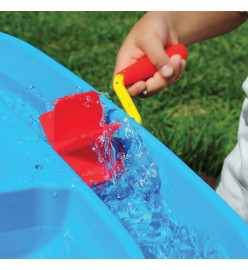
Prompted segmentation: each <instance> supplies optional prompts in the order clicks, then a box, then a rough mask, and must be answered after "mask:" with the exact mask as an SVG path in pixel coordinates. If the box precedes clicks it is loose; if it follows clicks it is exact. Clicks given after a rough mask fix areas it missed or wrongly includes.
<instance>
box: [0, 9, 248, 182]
mask: <svg viewBox="0 0 248 270" xmlns="http://www.w3.org/2000/svg"><path fill="white" fill-rule="evenodd" d="M143 14H144V12H0V30H1V31H3V32H6V33H8V34H11V35H14V36H16V37H18V38H21V39H23V40H25V41H27V42H29V43H30V44H32V45H34V46H35V47H37V48H39V49H40V50H42V51H43V52H45V53H46V54H48V55H49V56H51V57H52V58H54V59H55V60H57V61H58V62H60V63H61V64H63V65H64V66H65V67H67V68H68V69H70V70H71V71H73V72H74V73H75V74H77V75H78V76H79V77H81V78H83V79H84V80H85V81H87V82H88V83H90V84H91V85H92V86H94V87H95V88H97V89H98V90H100V91H104V92H106V91H107V92H109V93H110V96H111V99H112V100H113V101H114V102H115V103H116V104H117V105H118V106H120V103H119V101H118V100H117V98H116V96H115V94H114V93H113V91H112V86H111V85H112V82H111V79H112V72H113V69H114V64H115V57H116V54H117V52H118V50H119V48H120V46H121V44H122V42H123V40H124V39H125V36H126V35H127V34H128V32H129V30H130V29H131V27H132V26H133V24H134V23H135V22H136V21H137V20H138V19H139V18H141V17H142V15H143ZM247 32H248V22H246V23H244V24H243V25H242V26H241V27H240V28H238V29H237V30H235V31H233V32H232V33H229V34H227V35H224V36H222V37H218V38H215V39H212V40H208V41H204V42H201V43H198V44H194V45H192V46H189V47H188V52H189V57H188V60H187V66H186V70H185V72H184V75H183V77H182V78H181V79H180V81H179V82H177V83H176V84H174V85H172V86H170V87H169V88H168V89H165V90H164V91H162V92H161V93H159V94H158V95H156V96H153V97H151V98H149V99H145V100H144V99H135V103H136V105H137V107H138V109H139V111H140V114H141V116H142V118H143V126H144V127H145V128H146V129H148V130H149V131H150V132H151V133H152V134H154V135H155V136H156V137H157V138H158V139H159V140H161V141H162V142H163V143H164V144H165V145H167V146H168V147H169V148H170V149H171V150H172V151H173V152H174V153H176V154H177V155H178V156H179V157H180V158H181V159H182V160H183V161H184V162H185V163H187V164H188V165H189V166H190V167H191V168H192V169H193V170H194V171H195V172H197V173H200V174H204V175H207V176H213V177H217V176H218V175H219V173H220V170H221V166H222V163H223V160H224V158H225V156H226V155H227V154H228V153H229V152H230V151H231V150H232V148H233V147H234V145H235V144H236V141H237V128H238V120H239V115H240V110H241V106H242V102H243V99H244V97H245V95H244V93H243V91H242V88H241V85H242V82H243V80H244V79H245V78H246V76H247V75H248V72H247V71H248V69H247V63H248V49H247V48H248V39H247Z"/></svg>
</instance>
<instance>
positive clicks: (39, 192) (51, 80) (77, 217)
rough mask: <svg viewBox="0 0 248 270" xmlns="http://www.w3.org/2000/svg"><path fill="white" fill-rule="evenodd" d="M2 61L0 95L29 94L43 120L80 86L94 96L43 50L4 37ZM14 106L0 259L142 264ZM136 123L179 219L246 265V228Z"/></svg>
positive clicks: (8, 122) (5, 162)
mask: <svg viewBox="0 0 248 270" xmlns="http://www.w3.org/2000/svg"><path fill="white" fill-rule="evenodd" d="M0 59H1V61H0V93H1V91H2V94H3V93H4V91H8V92H15V93H17V94H20V95H22V94H23V93H24V90H26V89H27V88H29V89H30V92H29V94H25V96H23V97H22V98H23V100H25V105H23V106H29V105H30V106H32V107H33V108H36V110H37V114H38V115H39V114H40V113H42V112H44V108H45V106H46V104H47V102H50V101H52V100H54V99H56V98H58V97H63V96H66V95H68V94H69V93H71V92H72V91H73V89H75V87H80V88H81V89H83V91H84V92H87V91H89V90H94V91H96V90H95V89H94V88H93V87H92V86H90V85H89V84H88V83H86V82H85V81H83V80H82V79H80V78H79V77H77V76H76V75H75V74H73V73H72V72H70V71H69V70H67V69H66V68H65V67H63V66H61V65H60V64H59V63H57V62H56V61H54V60H53V59H51V58H50V57H48V56H47V55H45V54H44V53H42V52H41V51H39V50H37V49H36V48H34V47H32V46H31V45H29V44H27V43H25V42H24V41H21V40H19V39H17V38H15V37H12V36H9V35H7V34H4V33H0ZM33 88H35V91H36V92H35V93H36V94H34V92H32V89H33ZM26 92H27V91H25V93H26ZM37 93H38V94H39V97H38V96H37ZM3 95H4V94H3ZM0 97H1V95H0ZM101 100H103V101H104V103H105V104H106V108H107V109H108V110H112V109H115V110H116V112H115V114H114V117H116V118H119V119H121V120H123V119H124V118H125V117H127V115H126V114H125V113H124V112H123V111H122V110H121V109H119V108H118V107H116V106H115V105H114V104H113V103H112V102H111V101H110V100H108V99H107V98H104V97H101ZM7 102H8V101H7ZM11 106H13V104H9V106H6V101H5V102H2V101H1V100H0V127H1V141H0V150H1V153H3V154H1V155H0V162H1V177H0V183H1V185H0V220H1V222H0V257H1V258H143V255H142V252H141V251H140V249H139V247H138V245H137V244H136V243H135V242H134V240H133V239H132V237H131V236H130V235H129V233H128V232H127V231H126V230H125V229H124V227H123V226H122V225H121V224H120V222H119V221H118V220H117V219H116V218H115V217H114V215H113V214H112V213H111V212H110V211H109V210H108V208H107V207H106V206H105V205H104V204H103V203H102V201H101V200H100V199H99V198H98V197H97V196H96V194H95V193H94V192H93V191H92V190H91V189H90V188H89V187H88V186H86V185H85V183H84V182H83V181H82V180H81V178H80V177H79V176H78V175H77V174H76V173H75V172H74V171H73V170H72V169H71V168H70V167H69V166H68V165H67V164H66V163H65V161H64V160H63V159H62V158H61V157H60V156H58V155H57V153H56V152H54V151H53V150H52V149H51V146H50V145H49V144H48V143H47V142H46V141H45V140H44V138H42V137H41V136H40V134H38V133H37V130H36V128H35V126H33V125H31V124H28V123H27V122H25V121H23V120H22V119H21V118H20V115H18V114H16V113H14V112H13V111H12V110H11ZM19 109H20V114H21V112H22V108H19ZM25 109H27V108H25ZM130 121H132V125H133V126H134V127H135V128H136V129H137V130H138V132H139V135H140V136H141V137H142V139H143V143H144V146H145V147H146V149H147V150H148V152H149V154H150V156H151V157H152V159H153V160H154V162H155V163H156V164H157V165H158V167H159V174H160V179H161V181H162V183H161V195H162V196H163V197H165V198H166V201H167V202H168V203H169V204H170V207H171V209H172V210H173V215H175V216H177V217H180V220H181V221H182V222H183V223H185V224H187V225H189V226H196V227H198V228H201V230H202V231H204V232H208V233H209V234H211V236H212V237H214V239H215V241H216V242H221V243H225V252H226V253H227V255H228V257H229V258H248V229H247V226H246V224H245V223H244V222H243V221H242V220H241V219H240V218H239V217H238V215H237V214H236V213H235V212H234V211H233V210H232V209H231V208H230V207H229V206H228V205H227V204H226V203H225V202H224V201H223V200H222V199H221V198H220V197H218V195H216V193H215V192H214V191H213V190H212V189H211V188H210V187H208V186H207V185H206V184H205V183H204V182H203V181H202V180H201V179H200V178H199V177H198V176H197V175H196V174H195V173H194V172H193V171H192V170H191V169H190V168H189V167H188V166H187V165H185V164H184V163H183V162H182V161H181V160H180V159H179V158H178V157H176V155H174V154H173V153H172V152H171V151H170V150H169V149H168V148H167V147H166V146H164V145H163V144H162V143H161V142H159V141H158V140H157V139H156V138H155V137H153V136H152V135H151V134H150V133H149V132H148V131H147V130H145V129H144V128H143V127H141V126H140V125H138V124H136V123H135V122H134V121H133V120H132V119H130ZM164 179H166V181H165V180H164Z"/></svg>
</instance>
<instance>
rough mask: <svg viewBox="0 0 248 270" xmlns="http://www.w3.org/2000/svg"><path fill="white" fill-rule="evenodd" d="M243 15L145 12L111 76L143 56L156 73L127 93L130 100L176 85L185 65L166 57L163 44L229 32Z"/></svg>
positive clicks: (123, 46)
mask: <svg viewBox="0 0 248 270" xmlns="http://www.w3.org/2000/svg"><path fill="white" fill-rule="evenodd" d="M246 18H247V16H246V15H245V14H240V13H239V12H237V11H236V12H219V11H217V12H148V13H146V14H145V15H144V16H143V17H142V18H141V19H140V20H139V21H138V22H137V23H136V24H135V25H134V27H133V28H132V29H131V31H130V32H129V34H128V36H127V37H126V39H125V41H124V42H123V44H122V46H121V48H120V50H119V53H118V55H117V59H116V66H115V70H114V75H115V74H116V73H117V72H119V71H120V70H122V69H123V68H126V67H127V66H129V65H130V64H132V63H134V62H135V61H137V60H138V59H140V58H141V57H143V56H144V55H147V56H148V57H149V59H150V61H151V62H152V63H153V64H154V65H155V66H156V67H157V69H158V72H156V73H155V74H154V76H153V77H152V78H150V79H148V80H147V81H146V82H144V81H140V82H137V83H135V84H134V85H132V86H131V87H130V88H129V89H128V90H129V93H130V95H131V96H132V97H135V96H138V95H140V94H141V93H142V91H143V90H145V89H146V90H147V92H148V94H147V95H146V96H151V95H153V94H155V93H157V92H159V91H161V90H162V89H164V88H165V87H166V86H168V85H170V84H172V83H174V82H176V81H177V80H178V79H179V78H180V77H181V75H182V73H183V70H184V66H185V62H184V60H181V58H180V56H178V55H175V56H172V57H171V59H169V58H168V56H167V55H166V53H165V52H164V46H165V45H175V44H177V43H179V42H180V43H183V44H185V45H189V44H192V43H195V42H199V41H202V40H206V39H210V38H213V37H216V36H219V35H223V34H225V33H227V32H230V31H232V30H233V29H235V28H237V27H238V26H239V25H240V24H242V23H243V22H244V21H245V19H246Z"/></svg>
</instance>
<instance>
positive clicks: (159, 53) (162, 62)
mask: <svg viewBox="0 0 248 270" xmlns="http://www.w3.org/2000/svg"><path fill="white" fill-rule="evenodd" d="M143 50H144V52H145V54H146V55H147V56H148V58H149V59H150V61H151V62H152V64H153V65H154V66H155V67H156V68H157V70H159V72H160V74H161V75H162V76H163V77H164V78H168V77H170V76H171V75H172V74H173V67H172V64H171V62H170V58H169V56H168V55H167V54H166V52H165V50H164V46H163V43H162V41H161V39H160V38H159V37H158V36H157V37H154V38H153V39H152V41H150V42H146V43H145V44H143Z"/></svg>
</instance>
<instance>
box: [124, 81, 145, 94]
mask: <svg viewBox="0 0 248 270" xmlns="http://www.w3.org/2000/svg"><path fill="white" fill-rule="evenodd" d="M145 89H146V82H145V81H139V82H136V83H134V84H133V85H132V86H131V87H129V88H127V90H128V92H129V94H130V96H131V97H137V96H139V95H140V94H141V93H142V92H143V91H144V90H145Z"/></svg>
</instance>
